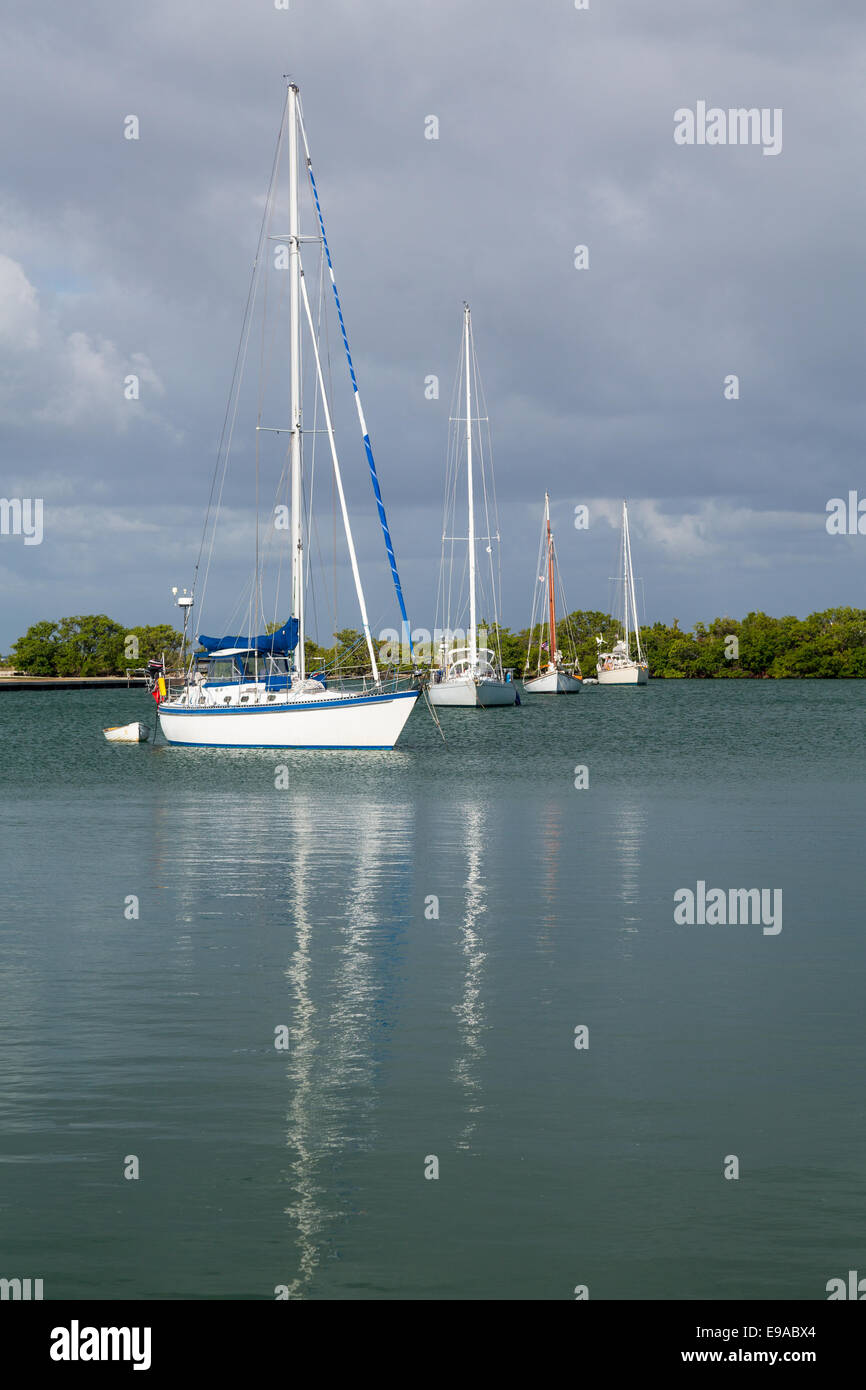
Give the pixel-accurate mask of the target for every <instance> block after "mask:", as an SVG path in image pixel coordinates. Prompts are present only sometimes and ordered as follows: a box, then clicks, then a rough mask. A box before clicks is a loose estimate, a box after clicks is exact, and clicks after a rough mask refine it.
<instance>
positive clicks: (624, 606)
mask: <svg viewBox="0 0 866 1390" xmlns="http://www.w3.org/2000/svg"><path fill="white" fill-rule="evenodd" d="M622 621H623V628H624V629H625V630H624V633H623V640H624V642H625V650H626V655H629V654H630V648H629V640H628V638H629V632H628V506H627V504H626V502H625V500H623V504H622Z"/></svg>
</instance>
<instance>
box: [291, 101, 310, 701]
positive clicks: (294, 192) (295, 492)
mask: <svg viewBox="0 0 866 1390" xmlns="http://www.w3.org/2000/svg"><path fill="white" fill-rule="evenodd" d="M286 116H287V122H288V137H289V353H290V359H291V360H290V369H289V370H290V392H291V403H290V409H291V421H292V433H291V451H290V458H291V476H292V617H293V618H297V620H298V645H297V648H296V650H295V662H294V671H295V674H296V675H297V676H298V677H299V679H301V680H303V679H304V676H305V674H306V669H305V659H304V549H303V545H304V538H303V508H302V493H301V243H300V234H301V233H300V216H299V212H298V185H299V168H298V89H297V87H296V86H294V84H290V86H289V90H288V98H287V110H286Z"/></svg>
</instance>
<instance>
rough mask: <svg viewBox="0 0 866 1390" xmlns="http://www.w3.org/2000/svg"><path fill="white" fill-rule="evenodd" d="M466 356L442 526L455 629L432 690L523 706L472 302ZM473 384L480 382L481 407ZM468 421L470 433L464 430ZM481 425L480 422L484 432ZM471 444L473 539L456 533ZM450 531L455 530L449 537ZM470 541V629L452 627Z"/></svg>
mask: <svg viewBox="0 0 866 1390" xmlns="http://www.w3.org/2000/svg"><path fill="white" fill-rule="evenodd" d="M460 356H461V370H460V372H459V373H458V386H457V393H456V399H457V405H456V408H455V413H454V415H453V416H452V419H451V426H452V427H453V430H452V447H451V449H450V450H449V461H448V462H449V466H448V477H447V481H446V488H445V525H444V526H443V529H442V566H441V571H440V580H439V604H438V609H439V612H440V613H442V614H443V616H444V618H445V620H446V624H447V626H446V628H445V630H444V634H445V635H444V637H443V639H442V641H441V643H440V646H439V651H438V653H434V654H433V655H434V657H436V656H438V658H439V667H438V669H434V670H433V672H432V673H431V680H430V687H429V690H428V695H429V697H430V701H431V703H432V704H434V705H457V706H462V707H464V708H466V707H468V708H471V709H487V708H490V707H492V706H497V705H513V704H515V703H516V698H517V688H516V686H515V684H514V682H513V680H512V679H511V672H510V671H509V672H507V673H506V672H504V671H503V669H502V654H501V651H500V649H499V623H498V617H499V613H498V595H497V590H498V584H497V576H496V573H495V570H494V564H493V547H494V545H498V543H499V530H498V525H497V521H496V497H495V494H494V493H493V479H492V464H491V460H490V458H489V457H488V458H487V459H485V455H484V448H483V434H482V433H481V425H482V424H485V423H487V420H486V414H484V413H483V412H484V407H483V403H481V401H480V392H479V389H478V367H477V363H476V361H475V350H474V345H473V342H472V319H471V315H470V312H469V305H468V304H465V305H464V306H463V342H462V348H461V354H460ZM473 383H474V385H475V387H476V390H475V392H474V398H475V404H474V405H473ZM461 404H462V405H463V407H464V409H465V412H466V413H465V415H463V416H461V415H460V414H459V410H460V406H461ZM473 409H475V410H476V411H478V414H477V416H475V417H473V414H472V411H473ZM464 425H465V430H464V429H463V426H464ZM474 426H477V427H478V429H477V431H476V430H475V429H474ZM474 445H477V451H478V458H477V464H478V472H479V479H480V482H481V495H480V501H481V504H482V509H483V511H482V515H483V530H484V532H485V533H486V534H483V535H479V534H478V530H479V527H478V525H477V523H476V497H475V481H476V480H475V472H474V470H475V458H474V455H473V446H474ZM488 445H489V439H488ZM464 449H465V459H466V500H467V513H466V516H467V534H466V536H465V537H463V536H457V535H455V534H454V533H455V530H456V526H455V522H456V518H457V516H458V515H459V513H460V511H461V510H462V509H460V508H459V507H458V505H457V489H458V484H459V475H460V471H461V463H462V459H463V454H464ZM488 454H489V448H488ZM449 529H450V532H451V534H450V535H449V534H448V532H449ZM464 539H465V540H466V541H467V568H468V581H469V583H468V588H469V594H468V598H469V611H468V628H467V629H466V630H465V631H464V630H463V629H462V628H461V627H460V626H459V624H458V627H456V628H455V627H452V625H451V623H452V617H454V611H453V610H454V606H456V604H457V603H458V602H459V597H458V595H459V591H460V590H462V582H459V581H458V585H457V586H456V588H455V585H454V582H453V580H454V558H455V555H454V543H455V541H462V540H464ZM478 541H483V542H484V544H485V554H486V555H487V556H489V557H490V560H489V564H488V565H486V566H485V567H484V573H483V575H479V572H478V563H477V560H478V557H477V553H476V547H477V543H478ZM449 545H450V550H449V548H448V547H449ZM482 581H483V582H482ZM479 588H481V589H482V590H483V597H484V599H486V601H487V603H488V604H489V605H490V608H491V616H492V618H493V622H494V630H493V643H494V645H493V646H492V647H489V646H487V645H486V637H487V634H486V633H485V632H484V631H482V632H479V627H478V593H479ZM464 613H465V609H460V612H459V613H458V614H457V616H458V619H459V620H461V621H462V618H463V615H464ZM485 620H486V617H485ZM440 631H441V629H440ZM479 637H481V639H482V640H481V641H479Z"/></svg>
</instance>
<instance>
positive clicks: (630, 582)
mask: <svg viewBox="0 0 866 1390" xmlns="http://www.w3.org/2000/svg"><path fill="white" fill-rule="evenodd" d="M623 534H624V538H625V550H626V574H627V575H628V585H629V592H628V594H626V604H628V600H629V595H631V611H632V617H633V618H634V639H635V643H636V645H637V659H638V661H642V660H643V653H642V652H641V649H640V627H639V626H638V621H637V603H636V602H635V597H634V569H633V567H632V563H631V536H630V535H629V531H628V510H627V509H626V506H625V503H623Z"/></svg>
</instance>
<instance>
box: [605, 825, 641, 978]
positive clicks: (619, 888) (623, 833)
mask: <svg viewBox="0 0 866 1390" xmlns="http://www.w3.org/2000/svg"><path fill="white" fill-rule="evenodd" d="M646 819H647V811H646V808H645V807H644V806H640V805H638V804H636V803H635V802H633V801H624V802H623V803H622V805H621V806H619V807H618V808H617V810H616V811H615V812H614V813H613V827H612V829H613V841H614V846H615V849H616V857H617V862H618V873H617V876H616V888H615V896H616V898H617V899H618V900H619V902H620V903H621V904H622V910H621V914H620V918H619V920H620V922H621V924H622V931H621V942H622V946H623V954H624V955H626V956H629V955H630V954H631V951H630V948H629V946H628V941H629V938H630V937H632V936H636V935H637V932H638V928H639V925H640V923H641V921H642V920H643V917H642V914H641V910H640V908H641V894H640V873H641V850H642V847H643V841H644V836H645V834H646Z"/></svg>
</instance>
